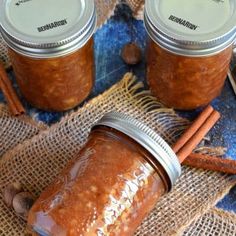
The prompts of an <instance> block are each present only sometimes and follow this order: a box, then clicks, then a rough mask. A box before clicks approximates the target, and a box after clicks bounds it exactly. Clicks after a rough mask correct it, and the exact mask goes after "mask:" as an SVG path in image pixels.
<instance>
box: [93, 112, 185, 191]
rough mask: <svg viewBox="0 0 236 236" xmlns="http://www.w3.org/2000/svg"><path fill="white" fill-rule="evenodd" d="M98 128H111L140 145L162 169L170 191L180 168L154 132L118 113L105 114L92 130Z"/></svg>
mask: <svg viewBox="0 0 236 236" xmlns="http://www.w3.org/2000/svg"><path fill="white" fill-rule="evenodd" d="M98 126H106V127H110V128H113V129H115V130H117V131H119V132H121V133H123V134H125V135H127V136H128V137H130V138H131V139H133V140H134V141H135V142H137V143H138V144H139V145H141V146H142V147H143V148H144V149H145V150H147V151H148V152H149V153H150V154H152V156H153V157H154V158H155V160H156V161H157V162H158V164H160V165H161V166H162V167H163V169H164V171H165V172H166V174H167V176H168V178H169V182H170V183H171V186H170V189H171V188H172V187H173V185H174V184H175V183H176V181H177V179H178V178H179V176H180V175H181V166H180V163H179V161H178V158H177V156H176V154H175V153H174V151H173V150H172V149H171V147H170V146H169V145H168V144H167V143H166V141H164V139H163V138H161V137H160V136H159V135H158V134H157V133H156V132H155V131H153V130H152V129H151V128H149V127H148V126H147V125H145V124H144V123H142V122H140V121H138V120H136V119H134V118H132V117H130V116H128V115H125V114H123V113H119V112H110V113H107V114H105V115H104V116H103V117H102V118H101V119H100V120H99V121H98V122H97V123H96V124H95V125H94V126H93V128H95V127H98ZM153 164H155V163H153Z"/></svg>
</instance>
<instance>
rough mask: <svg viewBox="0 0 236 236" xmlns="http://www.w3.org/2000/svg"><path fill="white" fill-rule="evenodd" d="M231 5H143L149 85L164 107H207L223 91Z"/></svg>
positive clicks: (183, 1) (198, 1) (177, 1)
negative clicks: (146, 34) (147, 38)
mask: <svg viewBox="0 0 236 236" xmlns="http://www.w3.org/2000/svg"><path fill="white" fill-rule="evenodd" d="M235 21H236V5H235V1H234V0H229V1H214V0H210V1H205V0H194V1H189V0H158V1H157V0H147V1H146V2H145V14H144V22H145V27H146V30H147V33H148V35H149V40H148V43H147V80H148V83H149V86H150V89H151V91H152V93H153V95H155V96H156V97H157V98H158V99H159V100H160V101H161V102H162V103H164V104H165V105H167V106H168V107H173V108H176V109H181V110H191V109H195V108H198V107H201V106H204V105H207V104H208V103H210V102H211V101H212V100H213V99H214V98H216V97H217V96H218V95H219V94H220V92H221V90H222V88H223V85H224V82H225V79H226V77H227V72H228V69H229V63H230V60H231V56H232V49H233V46H232V44H233V42H234V40H235V34H236V30H235V29H236V27H235V26H236V24H235Z"/></svg>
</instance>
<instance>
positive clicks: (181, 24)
mask: <svg viewBox="0 0 236 236" xmlns="http://www.w3.org/2000/svg"><path fill="white" fill-rule="evenodd" d="M212 1H213V0H212ZM214 1H217V0H214ZM168 2H170V1H168V0H147V1H146V2H145V8H144V26H145V28H146V31H147V33H148V35H149V36H150V37H151V39H152V40H153V41H154V42H155V43H157V44H158V45H160V46H161V47H162V48H164V49H166V50H168V51H170V52H172V53H175V54H179V55H183V56H192V57H199V56H209V55H213V54H216V53H219V52H221V51H223V50H224V49H226V48H228V47H229V46H231V45H232V44H233V42H234V41H235V39H236V24H235V22H236V4H235V2H234V1H233V0H228V1H227V2H228V3H226V1H219V2H220V3H222V4H225V12H226V13H225V17H224V22H223V20H222V22H221V23H222V25H220V26H219V27H218V26H216V24H215V25H214V23H212V28H207V27H206V25H204V20H209V19H211V20H212V21H214V19H213V17H214V14H213V13H212V14H211V13H209V14H208V15H206V14H205V15H204V14H202V15H201V14H199V12H197V9H198V8H199V7H203V6H201V5H200V6H199V1H198V0H196V1H191V4H190V3H189V4H190V5H189V6H188V7H186V9H183V11H182V10H181V8H183V3H184V2H186V1H185V0H180V1H179V3H178V5H177V6H176V5H173V6H172V5H171V4H170V3H169V5H168ZM202 4H203V3H202ZM204 4H205V5H207V4H212V3H211V1H209V2H208V1H204ZM227 4H228V5H229V6H228V5H227ZM205 5H204V6H205ZM216 5H217V3H216ZM210 6H211V5H210ZM205 7H207V6H205ZM211 7H212V6H211ZM195 8H196V9H195ZM228 8H230V10H229V9H228ZM231 8H232V9H231ZM212 9H213V11H214V9H215V13H216V12H217V11H219V6H218V5H217V7H215V6H214V7H212ZM188 10H189V11H192V12H194V10H196V12H197V14H196V13H195V14H193V15H189V14H190V13H188ZM228 11H229V12H228ZM170 12H171V13H170ZM186 12H187V13H186ZM175 15H176V16H175ZM198 15H199V16H198ZM177 16H180V17H177ZM201 17H202V18H203V19H201ZM204 17H205V18H204ZM186 19H188V20H186ZM192 22H194V23H195V24H193V23H192ZM198 23H199V24H198ZM213 26H214V27H215V28H214V27H213ZM213 28H214V29H213Z"/></svg>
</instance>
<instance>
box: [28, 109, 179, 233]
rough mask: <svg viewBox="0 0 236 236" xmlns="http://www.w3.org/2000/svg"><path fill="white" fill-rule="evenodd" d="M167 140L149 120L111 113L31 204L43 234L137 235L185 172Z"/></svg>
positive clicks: (33, 224) (33, 223) (33, 226)
mask: <svg viewBox="0 0 236 236" xmlns="http://www.w3.org/2000/svg"><path fill="white" fill-rule="evenodd" d="M180 172H181V167H180V164H179V161H178V159H177V157H176V155H175V154H174V152H173V151H172V149H171V148H170V147H169V146H168V144H167V143H166V142H165V141H164V140H163V139H162V138H161V137H159V135H157V134H156V133H155V132H154V131H152V130H151V129H149V128H148V127H147V126H145V125H144V124H142V123H140V122H139V121H137V120H134V119H133V118H130V117H128V116H126V115H123V114H120V113H116V112H115V113H114V112H113V113H108V114H106V115H105V116H104V117H103V118H102V119H101V120H100V121H99V122H98V123H97V124H96V125H95V126H94V128H93V129H92V132H91V134H90V136H89V139H88V142H87V143H86V144H85V146H84V147H83V148H82V150H81V151H80V152H79V153H78V155H77V156H76V157H75V159H74V160H72V161H71V162H70V163H69V164H68V166H67V167H66V168H65V169H64V171H63V172H62V173H61V174H60V175H59V176H58V178H57V179H56V180H55V181H54V182H53V183H52V184H51V185H50V186H49V187H48V188H46V189H45V190H44V192H43V193H42V194H41V196H40V197H39V199H38V200H37V201H36V203H35V204H34V206H33V207H32V209H31V211H30V213H29V217H28V226H29V228H30V230H32V231H34V232H36V233H37V234H39V235H50V236H66V235H70V236H76V235H104V236H105V235H122V236H130V235H132V234H133V233H134V232H135V230H136V228H137V227H138V226H139V225H140V224H141V222H142V220H143V219H144V217H145V216H146V215H147V214H148V213H149V212H150V211H151V210H152V209H153V207H154V206H155V204H156V202H157V201H158V199H159V198H160V197H161V196H162V195H163V194H165V193H166V192H168V191H169V190H170V189H171V187H172V185H173V184H174V183H175V182H176V179H177V178H178V177H179V176H180Z"/></svg>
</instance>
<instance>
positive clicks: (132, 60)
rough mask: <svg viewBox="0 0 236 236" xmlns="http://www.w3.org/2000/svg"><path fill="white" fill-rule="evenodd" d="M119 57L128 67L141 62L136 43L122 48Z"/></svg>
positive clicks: (140, 54)
mask: <svg viewBox="0 0 236 236" xmlns="http://www.w3.org/2000/svg"><path fill="white" fill-rule="evenodd" d="M121 57H122V59H123V60H124V62H125V63H127V64H128V65H136V64H138V63H139V62H140V61H141V60H142V51H141V48H140V47H139V46H138V45H137V44H136V43H128V44H126V45H125V46H124V47H123V48H122V51H121Z"/></svg>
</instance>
